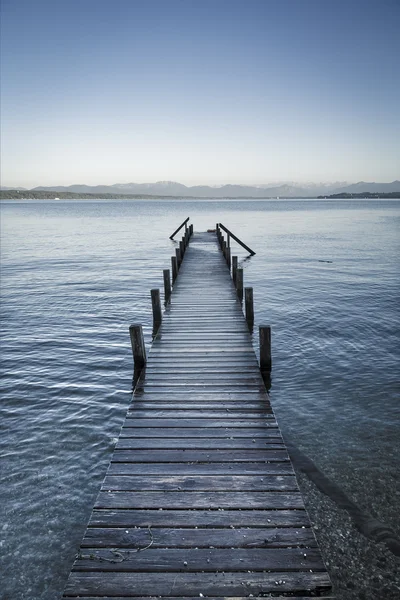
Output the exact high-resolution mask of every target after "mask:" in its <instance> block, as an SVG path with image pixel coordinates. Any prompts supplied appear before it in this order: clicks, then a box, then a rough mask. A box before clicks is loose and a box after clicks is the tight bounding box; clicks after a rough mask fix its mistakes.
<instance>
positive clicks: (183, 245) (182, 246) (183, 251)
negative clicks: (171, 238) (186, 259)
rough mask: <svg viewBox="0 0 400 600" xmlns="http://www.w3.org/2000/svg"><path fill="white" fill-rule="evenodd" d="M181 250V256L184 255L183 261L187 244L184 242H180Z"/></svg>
mask: <svg viewBox="0 0 400 600" xmlns="http://www.w3.org/2000/svg"><path fill="white" fill-rule="evenodd" d="M179 250H180V252H181V257H182V259H181V262H182V260H183V256H184V254H185V244H184V243H183V242H179Z"/></svg>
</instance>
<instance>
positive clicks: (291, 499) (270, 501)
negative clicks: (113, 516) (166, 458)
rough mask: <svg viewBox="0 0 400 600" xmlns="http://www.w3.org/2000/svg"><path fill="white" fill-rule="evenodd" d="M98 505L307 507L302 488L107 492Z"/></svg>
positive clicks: (245, 507) (177, 507)
mask: <svg viewBox="0 0 400 600" xmlns="http://www.w3.org/2000/svg"><path fill="white" fill-rule="evenodd" d="M95 507H96V508H164V509H170V508H174V509H181V508H187V509H193V508H206V509H207V508H208V509H213V508H215V509H219V508H230V509H233V508H235V509H239V508H242V509H243V508H244V509H249V508H258V509H260V508H261V509H268V508H269V509H272V508H292V509H299V508H301V509H302V508H303V507H304V504H303V500H302V497H301V494H300V492H235V494H231V493H229V492H168V493H164V492H150V491H147V492H112V491H110V492H108V491H107V492H103V491H101V492H100V493H99V495H98V497H97V500H96V503H95Z"/></svg>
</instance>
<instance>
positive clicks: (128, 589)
mask: <svg viewBox="0 0 400 600" xmlns="http://www.w3.org/2000/svg"><path fill="white" fill-rule="evenodd" d="M330 587H331V586H330V581H329V577H328V575H327V574H326V573H324V572H322V573H319V572H317V573H310V572H309V571H300V572H298V571H296V572H292V573H288V572H287V571H282V570H279V571H273V572H272V573H268V572H265V573H258V572H256V573H252V572H250V573H242V572H239V573H229V574H228V573H220V572H216V573H213V574H212V576H210V573H186V572H184V570H183V569H182V572H177V573H176V572H175V573H157V572H155V573H152V574H151V577H149V576H148V574H147V573H94V572H72V573H71V576H70V579H69V580H68V583H67V587H66V589H65V592H64V594H65V596H66V597H71V596H72V597H73V596H75V597H76V596H82V595H84V594H86V595H89V596H90V595H91V596H96V595H98V593H99V590H101V594H102V596H106V595H110V596H114V597H115V596H124V595H125V596H128V597H129V595H131V597H132V593H134V595H135V597H137V596H141V595H143V596H152V597H154V596H162V597H165V596H171V595H172V594H174V595H176V596H178V597H179V596H190V595H193V596H197V597H198V596H199V593H201V594H202V595H203V596H212V595H216V596H223V597H224V598H226V597H227V596H229V595H230V596H242V595H245V596H248V595H249V594H253V596H258V595H260V594H261V595H265V594H267V593H271V592H278V593H283V592H285V591H287V592H293V593H294V592H296V593H297V592H302V593H307V592H308V593H310V592H313V593H314V595H315V593H316V592H317V593H320V592H322V591H324V590H325V589H326V590H329V589H330Z"/></svg>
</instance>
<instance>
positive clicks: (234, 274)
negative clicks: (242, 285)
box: [232, 256, 238, 287]
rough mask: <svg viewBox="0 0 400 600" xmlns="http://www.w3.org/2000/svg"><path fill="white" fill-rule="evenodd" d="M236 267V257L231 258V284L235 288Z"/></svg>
mask: <svg viewBox="0 0 400 600" xmlns="http://www.w3.org/2000/svg"><path fill="white" fill-rule="evenodd" d="M237 265H238V257H237V256H232V279H233V283H234V284H235V287H236V271H237Z"/></svg>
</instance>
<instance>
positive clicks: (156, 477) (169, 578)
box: [64, 233, 331, 600]
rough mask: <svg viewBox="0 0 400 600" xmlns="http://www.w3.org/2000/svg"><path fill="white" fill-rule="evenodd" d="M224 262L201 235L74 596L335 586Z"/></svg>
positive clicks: (77, 573)
mask: <svg viewBox="0 0 400 600" xmlns="http://www.w3.org/2000/svg"><path fill="white" fill-rule="evenodd" d="M226 256H227V253H225V257H226ZM226 263H227V261H226V260H225V258H224V256H223V253H222V252H221V251H220V249H219V247H218V244H217V238H216V235H215V233H201V234H195V235H193V237H192V238H191V240H190V245H189V246H188V247H187V249H186V252H185V256H184V260H183V261H182V264H181V267H180V269H179V274H178V277H177V278H176V281H175V283H174V285H173V291H172V295H171V299H170V303H169V304H168V305H167V307H166V310H165V312H164V314H163V317H162V324H161V326H160V328H159V329H158V333H157V336H156V338H155V339H154V342H153V345H152V348H151V352H150V353H149V357H148V361H147V366H146V368H145V369H144V370H143V371H142V373H141V376H140V379H139V381H138V383H137V385H136V389H135V393H134V396H133V402H132V405H131V406H130V407H129V410H128V414H127V417H126V420H125V423H124V425H123V427H122V430H121V434H120V437H119V440H118V443H117V446H116V449H115V451H114V454H113V456H112V460H111V464H110V466H109V469H108V472H107V475H106V477H105V480H104V483H103V485H102V488H101V491H100V493H99V495H98V498H97V500H96V504H95V507H94V510H93V512H92V515H91V518H90V522H89V525H88V528H87V530H86V533H85V536H84V539H83V541H82V544H81V547H80V550H79V553H78V555H77V558H76V561H75V564H74V566H73V569H72V572H71V574H70V577H69V580H68V583H67V586H66V589H65V592H64V598H80V599H81V600H89V599H90V600H94V599H96V598H97V599H100V598H101V599H102V600H108V599H109V600H111V598H112V599H113V600H127V599H128V598H136V599H139V598H140V599H143V600H144V599H145V598H147V599H148V600H149V599H150V598H155V597H161V598H169V599H170V600H171V599H174V598H175V599H178V598H179V599H180V600H183V599H186V600H188V599H189V598H195V597H196V598H199V597H207V598H215V599H217V598H235V600H238V599H239V598H245V597H249V596H254V597H256V596H264V597H270V596H272V597H274V598H275V600H276V599H277V598H285V597H287V596H296V598H297V600H299V598H303V599H304V598H309V597H315V596H325V597H326V596H328V597H331V596H330V595H329V593H330V590H331V584H330V580H329V576H328V574H327V572H326V569H325V566H324V564H323V561H322V559H321V555H320V552H319V549H318V547H317V544H316V541H315V538H314V534H313V531H312V529H311V526H310V522H309V519H308V516H307V513H306V511H305V509H304V504H303V500H302V497H301V494H300V491H299V489H298V486H297V482H296V478H295V476H294V472H293V468H292V465H291V462H290V460H289V457H288V453H287V450H286V448H285V445H284V442H283V440H282V437H281V434H280V431H279V428H278V426H277V423H276V420H275V418H274V415H273V413H272V410H271V407H270V404H269V399H268V394H267V392H266V389H265V385H264V382H263V378H262V377H261V374H260V367H259V365H258V362H257V359H256V356H255V353H254V350H253V347H252V343H251V337H250V335H249V329H248V326H247V323H246V320H245V318H244V315H243V312H242V307H241V303H240V301H239V300H238V297H237V294H236V290H235V287H234V285H233V282H232V279H231V275H230V270H229V269H228V268H227V264H226Z"/></svg>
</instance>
